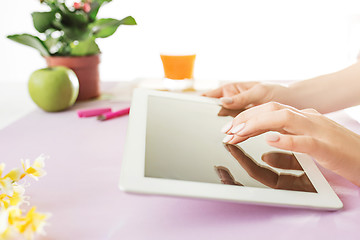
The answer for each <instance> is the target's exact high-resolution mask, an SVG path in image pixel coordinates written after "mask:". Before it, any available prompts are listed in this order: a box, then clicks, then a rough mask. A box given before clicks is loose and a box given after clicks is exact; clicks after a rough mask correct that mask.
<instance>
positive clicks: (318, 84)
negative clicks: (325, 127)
mask: <svg viewBox="0 0 360 240" xmlns="http://www.w3.org/2000/svg"><path fill="white" fill-rule="evenodd" d="M274 98H275V99H274V100H275V101H278V102H281V103H284V104H287V105H291V106H294V107H296V108H298V109H305V108H315V109H316V110H318V111H319V112H321V113H328V112H333V111H337V110H340V109H344V108H347V107H351V106H355V105H358V104H360V62H357V63H355V64H354V65H351V66H349V67H347V68H345V69H343V70H341V71H338V72H334V73H331V74H326V75H322V76H319V77H315V78H312V79H308V80H304V81H300V82H296V83H294V84H292V85H290V86H289V87H288V91H285V92H284V94H283V95H282V96H274Z"/></svg>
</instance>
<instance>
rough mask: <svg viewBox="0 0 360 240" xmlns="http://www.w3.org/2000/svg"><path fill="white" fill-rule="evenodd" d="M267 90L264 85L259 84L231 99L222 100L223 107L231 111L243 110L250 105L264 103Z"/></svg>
mask: <svg viewBox="0 0 360 240" xmlns="http://www.w3.org/2000/svg"><path fill="white" fill-rule="evenodd" d="M266 91H267V90H266V88H265V86H264V85H261V84H257V85H255V86H254V87H252V88H249V89H248V90H246V91H243V92H240V93H239V94H236V95H234V96H232V97H231V98H229V97H225V98H223V99H220V100H222V103H223V106H224V107H225V108H229V109H243V108H246V107H247V106H248V105H250V104H255V105H258V104H260V103H263V102H264V100H265V99H264V96H265V95H266Z"/></svg>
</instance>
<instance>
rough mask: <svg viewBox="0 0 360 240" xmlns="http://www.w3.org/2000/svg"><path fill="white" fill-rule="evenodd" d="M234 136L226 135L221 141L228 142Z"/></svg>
mask: <svg viewBox="0 0 360 240" xmlns="http://www.w3.org/2000/svg"><path fill="white" fill-rule="evenodd" d="M233 137H234V135H226V136H225V137H224V139H223V143H227V142H230V141H231V139H232V138H233Z"/></svg>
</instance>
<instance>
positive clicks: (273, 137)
mask: <svg viewBox="0 0 360 240" xmlns="http://www.w3.org/2000/svg"><path fill="white" fill-rule="evenodd" d="M265 139H266V141H269V142H277V141H279V140H280V134H278V133H267V134H266V135H265Z"/></svg>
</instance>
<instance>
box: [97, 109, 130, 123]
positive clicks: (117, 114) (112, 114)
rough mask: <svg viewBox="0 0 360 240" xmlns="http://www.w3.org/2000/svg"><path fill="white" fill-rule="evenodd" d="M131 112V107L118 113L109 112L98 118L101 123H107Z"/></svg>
mask: <svg viewBox="0 0 360 240" xmlns="http://www.w3.org/2000/svg"><path fill="white" fill-rule="evenodd" d="M129 112H130V107H127V108H124V109H121V110H119V111H116V112H107V113H104V114H101V115H100V116H98V118H97V119H98V120H100V121H105V120H109V119H112V118H116V117H121V116H124V115H127V114H129Z"/></svg>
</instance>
